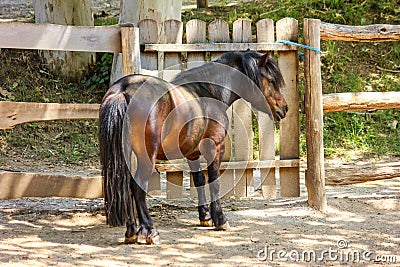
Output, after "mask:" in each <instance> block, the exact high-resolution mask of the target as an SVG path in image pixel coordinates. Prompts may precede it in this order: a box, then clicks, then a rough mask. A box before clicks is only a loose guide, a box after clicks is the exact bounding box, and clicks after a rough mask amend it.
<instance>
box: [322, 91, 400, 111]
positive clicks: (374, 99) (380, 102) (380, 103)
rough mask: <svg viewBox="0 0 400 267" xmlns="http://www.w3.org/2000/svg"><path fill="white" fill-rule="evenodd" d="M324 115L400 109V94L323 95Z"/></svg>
mask: <svg viewBox="0 0 400 267" xmlns="http://www.w3.org/2000/svg"><path fill="white" fill-rule="evenodd" d="M323 103H324V113H328V112H337V111H361V110H375V109H390V108H400V92H359V93H338V94H325V95H323Z"/></svg>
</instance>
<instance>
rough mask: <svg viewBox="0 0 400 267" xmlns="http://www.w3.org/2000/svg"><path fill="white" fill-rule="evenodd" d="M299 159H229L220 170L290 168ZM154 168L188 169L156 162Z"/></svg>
mask: <svg viewBox="0 0 400 267" xmlns="http://www.w3.org/2000/svg"><path fill="white" fill-rule="evenodd" d="M299 166H300V159H290V160H262V161H258V160H251V161H231V162H222V163H221V170H235V169H255V168H261V169H266V168H277V167H282V168H292V167H299ZM156 169H157V170H158V171H159V172H175V171H190V169H189V166H188V164H186V163H178V164H173V163H158V164H156ZM201 169H202V170H206V169H207V165H206V163H203V164H201Z"/></svg>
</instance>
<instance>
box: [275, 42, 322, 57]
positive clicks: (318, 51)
mask: <svg viewBox="0 0 400 267" xmlns="http://www.w3.org/2000/svg"><path fill="white" fill-rule="evenodd" d="M276 43H278V44H287V45H294V46H298V47H301V48H304V49H309V50H312V51H314V52H315V53H317V54H321V50H319V49H318V48H316V47H313V46H309V45H304V44H299V43H295V42H292V41H289V40H279V41H276Z"/></svg>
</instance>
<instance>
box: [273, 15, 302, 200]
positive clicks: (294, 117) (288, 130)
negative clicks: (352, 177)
mask: <svg viewBox="0 0 400 267" xmlns="http://www.w3.org/2000/svg"><path fill="white" fill-rule="evenodd" d="M276 38H277V39H278V40H290V41H293V42H297V41H298V22H297V20H295V19H292V18H284V19H281V20H279V21H278V22H277V23H276ZM298 62H299V58H298V54H297V51H278V64H279V67H280V69H281V71H282V75H283V78H284V79H285V82H286V87H285V89H283V90H282V92H281V93H282V94H283V96H284V97H285V99H286V101H287V102H288V106H289V112H288V113H287V114H286V118H285V119H283V120H282V121H281V122H280V129H281V131H280V134H281V140H280V151H279V155H280V159H281V160H285V159H298V158H299V157H300V142H299V139H300V120H299V86H298V75H297V73H298ZM280 188H281V197H299V196H300V168H280Z"/></svg>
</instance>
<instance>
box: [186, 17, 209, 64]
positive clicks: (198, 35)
mask: <svg viewBox="0 0 400 267" xmlns="http://www.w3.org/2000/svg"><path fill="white" fill-rule="evenodd" d="M186 42H187V43H188V44H195V43H197V44H199V43H200V44H204V43H205V42H206V23H205V22H204V21H202V20H199V19H192V20H190V21H188V23H187V24H186ZM204 62H205V53H204V52H200V53H199V52H192V53H190V52H189V53H187V68H188V69H192V68H195V67H199V66H201V65H203V64H204Z"/></svg>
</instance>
